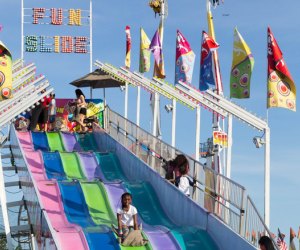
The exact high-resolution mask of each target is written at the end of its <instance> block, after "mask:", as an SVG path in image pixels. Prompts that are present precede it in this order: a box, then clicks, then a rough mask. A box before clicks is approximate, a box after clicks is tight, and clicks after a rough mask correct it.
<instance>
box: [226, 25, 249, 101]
mask: <svg viewBox="0 0 300 250" xmlns="http://www.w3.org/2000/svg"><path fill="white" fill-rule="evenodd" d="M253 66H254V58H253V56H252V54H251V51H250V48H249V47H248V45H247V44H246V42H245V41H244V39H243V37H242V36H241V34H240V33H239V32H238V30H237V28H235V30H234V42H233V53H232V66H231V74H230V97H231V98H239V99H242V98H249V97H250V79H251V74H252V70H253Z"/></svg>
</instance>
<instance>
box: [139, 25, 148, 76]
mask: <svg viewBox="0 0 300 250" xmlns="http://www.w3.org/2000/svg"><path fill="white" fill-rule="evenodd" d="M149 48H150V40H149V38H148V36H147V35H146V33H145V31H144V30H143V29H142V28H141V32H140V67H139V71H140V73H144V72H148V71H149V70H150V50H149Z"/></svg>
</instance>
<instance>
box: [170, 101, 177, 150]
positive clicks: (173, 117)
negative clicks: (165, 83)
mask: <svg viewBox="0 0 300 250" xmlns="http://www.w3.org/2000/svg"><path fill="white" fill-rule="evenodd" d="M172 107H173V110H172V143H171V145H172V147H173V148H175V146H176V145H175V144H176V100H175V99H173V100H172Z"/></svg>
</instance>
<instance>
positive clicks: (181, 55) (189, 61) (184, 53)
mask: <svg viewBox="0 0 300 250" xmlns="http://www.w3.org/2000/svg"><path fill="white" fill-rule="evenodd" d="M194 63H195V53H194V52H193V51H192V49H191V47H190V44H189V43H188V41H187V40H186V39H185V37H184V36H183V35H182V33H181V32H180V31H179V30H177V39H176V61H175V84H177V83H178V82H179V81H181V82H184V83H188V84H191V83H192V77H193V70H194Z"/></svg>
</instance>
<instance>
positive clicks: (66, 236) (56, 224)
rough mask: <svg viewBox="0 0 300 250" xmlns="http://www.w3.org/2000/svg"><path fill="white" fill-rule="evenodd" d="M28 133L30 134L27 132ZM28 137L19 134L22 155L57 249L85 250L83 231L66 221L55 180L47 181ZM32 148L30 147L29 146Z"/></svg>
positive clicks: (39, 158) (86, 247)
mask: <svg viewBox="0 0 300 250" xmlns="http://www.w3.org/2000/svg"><path fill="white" fill-rule="evenodd" d="M19 135H20V133H18V136H19ZM29 135H30V134H29ZM29 140H30V141H31V139H30V137H29V136H27V135H25V134H23V133H22V134H21V138H19V141H20V144H21V146H23V145H25V148H26V149H25V150H23V152H24V157H25V160H26V162H27V166H28V170H29V171H30V173H31V177H32V181H33V183H34V186H35V189H36V192H37V195H38V197H39V202H40V205H41V208H42V209H43V210H44V211H45V213H44V214H45V216H46V220H47V221H48V222H50V224H51V225H49V228H50V230H51V227H52V229H53V230H51V232H52V234H53V238H54V240H55V242H56V244H57V248H58V249H62V250H74V249H76V250H77V249H78V250H87V249H89V247H88V244H87V241H86V238H85V236H84V233H83V231H82V230H81V228H80V227H79V226H77V225H74V224H71V223H69V222H68V220H67V218H66V216H65V213H64V209H63V204H62V200H61V195H60V191H59V188H58V185H57V183H56V181H48V180H47V179H46V175H45V168H44V164H43V158H42V154H41V152H40V151H32V150H30V149H29V148H30V146H29V143H30V141H29ZM31 148H32V147H31Z"/></svg>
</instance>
